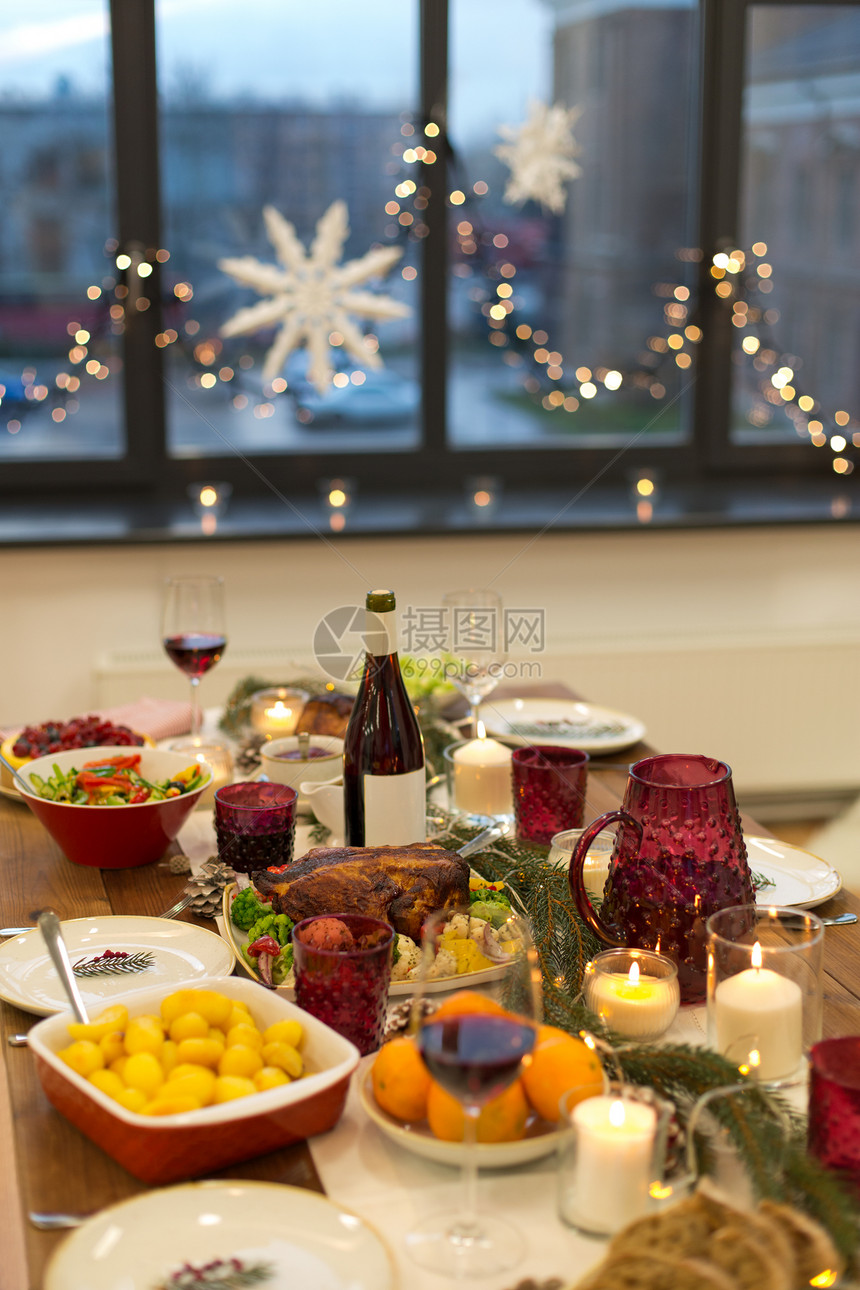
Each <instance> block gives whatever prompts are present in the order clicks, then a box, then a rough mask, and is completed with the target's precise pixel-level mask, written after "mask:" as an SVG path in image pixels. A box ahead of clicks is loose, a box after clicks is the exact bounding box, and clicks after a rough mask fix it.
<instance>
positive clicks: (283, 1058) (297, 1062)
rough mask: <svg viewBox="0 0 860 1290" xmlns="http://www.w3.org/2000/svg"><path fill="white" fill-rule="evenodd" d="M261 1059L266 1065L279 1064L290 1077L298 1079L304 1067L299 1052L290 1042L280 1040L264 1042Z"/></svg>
mask: <svg viewBox="0 0 860 1290" xmlns="http://www.w3.org/2000/svg"><path fill="white" fill-rule="evenodd" d="M263 1061H264V1063H265V1064H266V1066H279V1067H280V1068H281V1070H282V1071H286V1072H287V1074H288V1075H289V1076H290V1078H291V1079H298V1077H299V1075H301V1073H302V1070H303V1069H304V1063H303V1062H302V1057H301V1053H299V1052H298V1051H297V1050H296V1049H295V1048H293V1047H292V1045H291V1044H284V1043H280V1042H275V1043H271V1044H264V1045H263Z"/></svg>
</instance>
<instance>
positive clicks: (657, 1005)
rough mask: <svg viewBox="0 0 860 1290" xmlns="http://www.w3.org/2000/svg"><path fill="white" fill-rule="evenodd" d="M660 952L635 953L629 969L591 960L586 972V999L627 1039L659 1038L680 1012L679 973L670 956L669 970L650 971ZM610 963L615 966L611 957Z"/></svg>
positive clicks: (592, 1007)
mask: <svg viewBox="0 0 860 1290" xmlns="http://www.w3.org/2000/svg"><path fill="white" fill-rule="evenodd" d="M660 957H661V956H660V955H656V954H652V955H644V954H643V957H642V967H641V968H640V960H639V959H638V958H636V957H634V958H633V961H632V962H631V963H630V966H629V968H628V970H627V971H626V972H624V971H614V972H613V971H605V970H602V965H601V964H600V962H599V959H600V956H599V955H598V961H597V962H596V963H589V964H588V967H587V968H586V975H585V1001H586V1004H587V1005H588V1007H589V1008H590V1009H591V1011H592V1012H596V1013H597V1015H598V1016H599V1017H600V1018H601V1020H603V1021H605V1023H606V1025H607V1026H608V1027H609V1029H610V1030H614V1031H615V1032H616V1033H617V1034H619V1035H624V1036H625V1037H626V1038H628V1039H657V1038H658V1036H660V1035H662V1034H664V1032H665V1031H667V1030H668V1029H669V1027H670V1026H671V1024H672V1022H673V1021H674V1020H675V1017H676V1016H677V1014H678V1007H679V1005H680V1002H681V991H680V988H679V986H678V974H677V971H675V970H674V964H672V963H671V961H670V960H668V959H666V960H664V962H665V964H666V973H665V974H661V975H660V976H657V975H652V973H649V971H648V966H649V961H650V964H651V967H652V969H653V967H654V966H655V961H656V960H657V959H659V958H660ZM610 966H612V963H611V959H610Z"/></svg>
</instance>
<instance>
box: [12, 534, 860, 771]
mask: <svg viewBox="0 0 860 1290" xmlns="http://www.w3.org/2000/svg"><path fill="white" fill-rule="evenodd" d="M858 543H860V528H858V527H857V526H846V527H844V528H842V527H839V526H821V527H810V528H806V527H797V528H762V529H748V530H731V531H725V530H723V531H701V532H678V533H668V532H659V531H648V530H642V531H637V532H634V533H629V534H627V533H624V534H621V533H618V534H613V533H610V534H582V535H579V534H547V535H545V536H543V537H540V538H537V539H535V538H532V537H520V536H504V537H490V536H486V537H485V536H475V537H469V538H458V537H451V538H411V537H405V538H403V539H388V540H386V539H347V540H344V539H341V540H336V539H329V538H326V539H325V540H317V539H308V540H306V541H282V542H278V541H273V542H266V543H241V542H236V543H228V544H212V545H210V546H205V545H195V546H182V545H164V546H146V547H118V548H115V549H108V548H98V547H94V548H79V549H51V550H44V551H42V550H20V551H4V552H2V553H0V588H2V605H3V610H4V613H3V619H4V630H3V632H2V634H0V677H2V692H0V700H2V701H0V724H3V725H14V724H20V723H22V722H25V721H30V720H36V721H39V720H44V719H47V718H49V717H60V718H64V717H69V716H72V715H73V714H75V713H78V712H81V711H84V710H86V709H88V708H92V707H94V706H97V705H98V704H99V702H103V701H120V700H123V701H124V700H129V699H134V698H137V697H139V694H140V693H141V686H143V688H144V689H145V691H146V692H147V693H156V694H160V695H165V696H175V697H180V696H183V695H184V693H185V684H184V681H183V678H182V677H181V676H180V674H179V673H178V672H177V671H176V670H175V669H174V668H172V667H171V666H170V664H169V663H168V662H167V660H166V659H162V657H161V655H160V652H159V601H160V587H161V583H162V580H163V579H164V578H165V577H167V576H168V575H169V574H171V573H177V572H203V573H205V572H213V573H214V572H217V573H220V574H223V576H224V577H225V579H226V582H227V588H228V613H229V631H230V645H229V648H228V653H227V655H226V657H225V660H224V663H223V664H222V665H221V667H220V668H218V669H216V670H215V671H214V672H213V673H212V674H211V676H210V677H207V678H206V679H205V680H204V682H203V686H204V688H203V701H204V704H209V703H214V702H218V701H220V700H221V699H223V697H224V696H225V694H226V693H227V691H228V690H229V688H230V687H231V686H232V685H233V683H234V682H235V680H236V678H237V676H239V675H244V674H245V671H246V670H247V669H246V665H245V664H246V660H247V658H248V657H249V656H250V655H251V654H253V653H255V652H256V653H258V654H259V656H260V657H262V658H265V656H266V655H267V654H268V653H270V652H271V653H272V654H274V655H276V656H277V657H278V659H280V660H283V659H285V658H290V659H294V660H295V661H296V666H297V667H307V666H308V665H309V664H310V662H311V637H312V633H313V629H314V626H315V625H316V623H317V622H318V620H319V619H320V617H321V616H322V615H323V614H324V613H325V612H327V611H328V610H330V609H332V608H335V607H336V606H338V605H341V604H357V603H362V600H363V595H364V592H365V590H366V589H368V588H370V587H373V586H388V585H390V586H392V587H394V588H395V589H396V591H397V593H398V599H399V602H400V605H401V606H405V605H406V604H412V605H413V606H419V605H433V604H437V603H438V599H439V596H440V595H441V594H442V593H443V592H444V591H446V590H451V589H453V588H455V587H457V586H465V585H483V584H487V583H490V582H492V583H493V585H494V586H496V587H497V588H498V589H499V591H500V592H501V594H502V596H503V598H504V600H505V602H506V604H508V605H510V606H520V607H528V608H535V607H538V608H539V607H544V608H545V609H546V616H547V617H546V621H547V648H546V652H545V654H544V655H543V656H542V657H541V658H540V660H539V661H540V663H541V666H542V668H543V671H544V675H545V676H547V677H548V678H551V679H559V680H563V681H566V682H567V683H568V684H569V685H570V686H572V687H574V688H575V689H576V690H578V691H580V692H581V693H582V694H583V695H585V696H586V697H587V698H591V699H593V700H594V701H596V702H600V703H604V704H606V705H608V706H611V707H618V708H621V709H622V710H625V711H629V712H633V713H635V714H636V715H638V716H640V717H641V718H642V719H643V720H644V721H645V722H646V723H647V726H648V733H649V738H650V739H651V740H652V742H653V743H655V744H656V745H657V746H659V747H661V748H663V749H665V750H670V749H673V750H677V751H703V752H706V753H708V754H711V755H714V756H720V757H723V758H725V759H726V760H727V761H728V762H729V763H730V764H731V765H732V766H733V768H734V772H735V779H736V782H737V783H738V787H739V790H740V791H741V792H744V793H746V794H758V793H762V792H771V791H775V792H785V793H794V792H800V791H803V790H807V789H814V790H816V791H824V790H829V789H832V788H838V789H848V788H853V787H856V788H860V693H858V683H857V673H858V667H857V662H858V658H860V561H858V558H857V557H858ZM129 650H131V651H140V652H141V654H142V659H141V660H140V662H141V668H140V669H138V672H139V673H140V676H142V680H141V679H140V676H138V675H134V674H128V675H125V676H124V675H122V674H119V675H115V674H114V673H110V674H109V675H107V676H106V675H105V674H104V671H103V664H104V660H105V658H106V657H107V656H111V655H115V654H116V653H118V652H121V651H129ZM231 654H232V655H233V658H234V660H235V659H236V655H240V658H239V660H238V662H239V666H238V668H235V667H234V668H231V667H230V666H228V664H229V660H230V656H231Z"/></svg>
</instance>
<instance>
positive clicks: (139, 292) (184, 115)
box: [0, 0, 860, 505]
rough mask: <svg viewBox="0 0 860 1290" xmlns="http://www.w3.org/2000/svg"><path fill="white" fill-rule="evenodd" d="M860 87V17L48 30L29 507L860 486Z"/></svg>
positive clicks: (720, 11)
mask: <svg viewBox="0 0 860 1290" xmlns="http://www.w3.org/2000/svg"><path fill="white" fill-rule="evenodd" d="M858 89H860V4H857V3H847V0H846V3H842V4H838V3H834V4H829V3H827V4H821V3H812V2H811V0H809V2H807V3H795V2H794V0H787V2H783V3H771V2H770V0H761V2H756V0H663V2H662V3H655V2H654V0H625V2H624V3H623V4H622V3H620V0H587V2H586V0H568V3H566V4H561V3H558V0H497V3H496V4H494V5H493V9H492V20H490V18H489V16H488V10H487V6H486V5H485V4H482V3H481V2H480V0H380V2H379V3H378V4H375V5H373V6H371V7H369V8H368V7H367V6H363V7H362V6H356V5H354V4H352V3H351V2H350V0H319V3H317V4H315V5H313V6H308V5H304V4H302V3H300V2H299V0H279V2H278V3H273V0H245V3H244V4H243V5H242V7H241V13H239V12H237V10H236V6H235V5H234V4H231V3H228V0H206V3H202V0H201V2H200V3H198V2H197V0H191V2H190V3H185V4H182V5H177V4H174V3H171V2H170V0H79V3H78V4H76V6H75V15H74V17H72V16H70V15H69V13H68V10H67V8H66V6H64V5H62V4H60V3H58V0H31V3H30V4H29V5H28V9H27V14H26V19H25V18H24V17H20V16H19V17H12V16H11V15H7V16H6V17H5V18H4V19H2V20H0V121H2V129H3V136H4V140H6V141H7V143H6V146H4V150H3V152H2V154H0V200H2V209H3V211H4V219H3V221H2V224H0V387H2V391H3V392H2V395H0V490H3V491H6V492H13V491H16V490H19V489H21V488H24V489H28V490H31V491H32V492H33V493H36V494H48V493H50V494H51V495H52V496H55V497H62V496H64V495H69V496H73V497H80V496H81V495H82V493H81V490H82V489H83V490H86V494H87V495H88V496H92V497H96V496H106V497H110V498H111V499H113V500H114V501H115V502H116V503H117V504H118V505H124V504H127V503H128V502H129V501H130V500H137V501H152V502H159V503H161V502H166V501H171V500H176V499H182V498H185V496H186V492H187V490H188V489H189V487H190V486H191V485H193V484H194V483H195V482H201V481H204V480H215V481H223V482H225V483H227V484H229V485H230V486H231V487H232V489H233V494H234V496H235V497H240V496H245V497H253V496H255V495H262V494H265V493H266V492H267V491H269V490H273V491H274V492H275V493H276V494H278V495H279V496H284V495H288V496H296V497H298V496H305V497H316V495H317V493H318V491H319V490H320V489H321V488H324V487H325V486H326V481H327V480H331V479H332V478H335V477H338V478H347V479H349V480H351V481H353V485H354V488H355V489H357V490H358V494H359V496H360V495H362V493H364V494H370V493H380V494H383V493H390V494H396V493H398V492H399V493H401V494H403V493H407V492H414V491H415V490H416V487H417V486H418V485H419V484H420V486H421V487H423V488H426V489H428V490H433V489H435V490H440V491H441V490H447V491H450V492H452V493H456V494H458V495H459V496H461V497H462V496H469V497H471V498H472V499H474V497H476V496H478V495H479V494H481V495H483V494H484V493H486V494H487V496H491V495H492V493H493V488H505V487H507V488H509V489H512V490H513V489H517V488H520V489H525V490H529V489H532V490H535V489H551V488H557V489H565V490H567V491H568V492H570V490H571V488H572V487H580V486H584V485H586V484H587V483H588V481H589V480H591V479H593V478H595V477H596V476H602V477H605V479H606V480H608V481H610V482H612V481H614V482H615V483H616V484H618V485H620V486H622V487H624V488H626V487H627V484H626V482H625V481H627V479H628V476H629V475H630V472H631V470H638V471H639V472H640V473H642V474H643V475H644V474H646V473H647V474H649V477H651V478H657V477H658V476H662V477H663V478H666V479H667V480H673V479H677V480H681V481H684V480H687V481H699V482H700V483H701V482H702V481H705V483H707V481H708V480H714V479H721V478H726V477H729V476H734V477H739V478H742V479H744V478H745V479H751V478H755V477H756V476H757V475H762V474H773V473H774V472H777V471H779V472H787V473H791V472H797V473H798V474H802V475H804V476H808V475H809V474H810V473H813V474H814V473H821V474H822V475H824V476H825V477H827V478H831V479H832V478H833V471H834V469H835V470H836V472H837V473H841V474H846V475H847V474H849V473H850V472H851V471H852V470H853V460H852V455H851V454H852V450H853V448H854V447H856V446H858V445H860V420H858V418H860V388H858V383H859V382H860V375H858V370H857V364H856V363H855V362H854V361H853V355H854V354H855V353H856V345H857V342H858V324H859V323H860V308H858V306H860V295H858V291H859V290H860V289H858V286H857V285H856V283H857V281H858V280H860V279H858V275H857V273H856V269H857V267H858V266H857V265H855V259H856V257H857V256H858V255H860V239H858V237H857V230H856V227H855V224H856V211H855V205H856V203H855V196H856V193H857V175H858V169H860V93H858ZM550 126H553V127H554V128H555V129H556V131H557V135H556V139H557V140H560V141H561V142H560V144H558V143H557V145H556V149H557V150H556V151H555V152H553V151H552V150H550V151H549V152H548V153H547V152H544V153H540V150H539V148H538V150H537V155H538V156H543V162H544V164H543V165H542V166H540V167H538V169H537V172H536V173H535V172H534V171H531V172H530V173H529V172H528V171H527V169H526V168H525V166H524V164H523V161H522V156H520V159H519V162H518V163H517V164H516V165H514V166H513V168H512V165H511V157H512V155H515V150H516V147H517V145H518V144H519V143H520V142H521V141H522V138H523V137H525V131H526V130H527V129H528V128H535V129H539V128H542V129H543V131H544V134H543V135H540V134H538V136H537V137H538V138H539V139H543V141H544V143H545V141H546V131H547V130H548V128H549V127H550ZM506 148H507V150H508V151H507V153H506V152H505V149H506ZM535 155H536V150H535V148H534V147H533V148H532V150H531V153H529V154H527V158H526V159H527V160H530V161H534V159H535ZM559 158H563V162H562V168H564V167H567V170H566V172H565V173H563V174H562V176H561V180H560V184H559V186H558V187H556V188H555V189H553V187H552V184H550V183H549V180H550V179H551V178H552V167H551V165H550V163H551V162H558V161H559ZM530 182H531V183H532V184H534V183H537V185H538V187H537V188H535V187H531V188H530V187H529V183H530ZM518 185H519V187H518ZM538 193H539V194H540V197H541V200H538V199H537V198H536V194H538ZM321 221H322V222H321ZM368 256H369V257H370V259H369V260H368V259H367V257H368ZM715 257H716V258H715ZM285 260H286V261H287V262H288V263H289V264H290V265H291V268H290V273H291V274H292V277H291V280H290V283H289V285H288V286H285V281H286V279H285V276H284V274H285V268H284V261H285ZM344 273H345V274H347V276H350V277H351V279H352V281H351V285H350V293H351V294H350V296H349V299H348V302H347V303H348V306H349V307H348V308H347V309H341V310H340V311H339V312H338V299H339V298H336V299H335V300H334V303H333V304H332V301H331V299H330V296H329V289H330V287H331V282H332V275H333V274H335V275H337V274H340V275H343V274H344ZM314 275H315V276H314ZM297 284H298V285H297ZM291 292H292V293H293V296H291V295H290V293H291ZM298 295H301V297H302V301H303V303H302V307H301V309H302V311H301V312H300V311H299V309H298V307H297V306H296V305H295V298H297V296H298ZM267 302H268V303H267ZM321 302H323V304H324V307H323V308H322V310H321V312H320V305H321ZM298 323H301V326H297V324H298ZM245 324H247V325H245ZM300 334H301V335H304V336H305V337H309V338H310V341H311V344H310V345H309V346H308V345H302V344H297V343H294V342H295V341H296V340H297V338H298V337H299V335H300ZM379 359H381V360H383V363H384V365H382V366H378V365H377V360H379ZM326 367H329V368H330V371H329V373H328V374H325V368H326ZM329 376H330V377H331V379H329ZM840 444H841V446H840Z"/></svg>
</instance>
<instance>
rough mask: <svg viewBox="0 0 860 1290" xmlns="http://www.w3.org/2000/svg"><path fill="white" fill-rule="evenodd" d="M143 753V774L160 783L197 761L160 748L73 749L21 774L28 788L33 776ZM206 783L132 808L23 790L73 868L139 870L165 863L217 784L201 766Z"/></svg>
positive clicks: (50, 756) (37, 762) (49, 756)
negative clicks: (55, 799)
mask: <svg viewBox="0 0 860 1290" xmlns="http://www.w3.org/2000/svg"><path fill="white" fill-rule="evenodd" d="M138 752H139V753H140V765H139V767H138V770H139V772H140V774H141V775H142V777H143V778H144V779H148V780H149V781H150V782H151V783H159V782H161V781H163V780H166V779H171V778H172V777H173V776H174V775H178V774H179V772H180V771H182V770H184V769H185V767H186V766H188V765H189V763H190V761H191V760H192V759H191V758H190V757H189V755H188V753H186V752H167V751H162V750H161V749H158V748H120V747H104V748H70V749H68V750H67V751H65V752H57V753H48V754H46V756H44V757H36V758H35V759H34V760H33V761H28V762H27V763H26V764H25V766H23V767H22V769H21V770H20V771H19V774H20V775H21V777H22V779H23V780H24V782H25V783H26V784H30V783H31V782H32V780H31V777H32V776H33V775H38V776H40V778H41V779H43V780H47V779H49V778H50V776H51V775H53V774H54V767H55V766H59V768H60V770H61V771H62V772H64V773H67V772H68V771H69V770H71V769H72V768H73V767H74V768H75V769H77V770H80V769H82V767H83V766H84V763H85V762H92V761H101V760H103V759H104V758H107V757H127V756H128V755H129V753H138ZM201 768H202V769H203V771H204V772H205V775H206V778H205V779H204V781H203V783H202V784H201V785H200V787H199V788H196V789H194V790H193V791H192V792H190V793H183V794H182V795H181V796H180V797H170V798H167V799H166V800H165V801H161V802H139V803H137V804H136V805H127V806H78V805H73V804H71V803H69V802H52V801H50V799H48V798H44V797H39V795H38V793H37V791H36V789H35V787H33V789H32V791H27V792H25V791H24V789H22V788H21V786H20V784H19V785H18V789H19V792H20V795H21V798H22V800H23V801H25V802H26V803H27V805H28V806H29V808H30V810H31V811H32V812H33V814H34V815H35V816H36V818H37V819H38V820H40V821H41V823H42V824H44V826H45V828H46V829H47V830H48V832H49V833H50V835H51V837H52V838H53V839H54V841H55V842H56V843H57V846H58V847H59V848H60V850H61V851H62V852H63V854H64V855H65V856H66V858H67V859H68V860H71V861H72V863H73V864H80V865H88V866H90V867H91V868H95V869H136V868H138V867H139V866H140V865H145V864H153V863H154V862H155V861H156V860H160V859H161V857H162V856H163V855H164V853H165V851H166V850H167V848H168V846H169V845H170V843H171V842H172V841H173V840H174V838H175V837H176V835H177V833H178V832H179V830H180V829H181V828H182V826H183V824H184V823H185V821H186V820H187V819H188V816H189V815H190V814H191V812H192V811H193V810H194V808H195V806H196V805H197V802H198V799H199V798H200V796H201V794H202V793H203V791H204V789H205V788H206V786H207V784H208V783H209V780H210V779H211V778H212V770H211V767H209V766H208V765H207V763H205V762H203V763H201Z"/></svg>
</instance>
